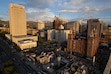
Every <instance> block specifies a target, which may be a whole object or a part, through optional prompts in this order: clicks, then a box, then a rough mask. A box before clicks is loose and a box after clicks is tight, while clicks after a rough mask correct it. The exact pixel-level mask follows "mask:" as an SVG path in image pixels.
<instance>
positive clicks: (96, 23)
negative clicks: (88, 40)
mask: <svg viewBox="0 0 111 74" xmlns="http://www.w3.org/2000/svg"><path fill="white" fill-rule="evenodd" d="M94 28H95V29H96V30H97V34H98V35H99V37H101V33H102V31H103V21H102V20H101V19H89V20H88V21H87V30H88V31H87V37H89V36H90V33H91V31H92V30H93V29H94Z"/></svg>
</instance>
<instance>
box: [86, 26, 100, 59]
mask: <svg viewBox="0 0 111 74" xmlns="http://www.w3.org/2000/svg"><path fill="white" fill-rule="evenodd" d="M99 41H100V37H99V36H98V33H97V29H95V28H94V29H93V30H92V31H91V33H90V35H89V37H88V38H87V54H86V55H87V56H88V57H93V56H94V55H95V54H96V53H97V49H98V46H99Z"/></svg>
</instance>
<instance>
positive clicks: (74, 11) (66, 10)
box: [58, 10, 78, 12]
mask: <svg viewBox="0 0 111 74" xmlns="http://www.w3.org/2000/svg"><path fill="white" fill-rule="evenodd" d="M58 12H78V11H77V10H59V11H58Z"/></svg>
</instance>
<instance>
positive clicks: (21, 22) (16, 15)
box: [9, 4, 27, 36]
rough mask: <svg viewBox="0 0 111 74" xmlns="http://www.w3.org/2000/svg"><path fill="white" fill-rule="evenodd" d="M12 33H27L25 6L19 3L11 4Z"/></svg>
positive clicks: (19, 34) (17, 34)
mask: <svg viewBox="0 0 111 74" xmlns="http://www.w3.org/2000/svg"><path fill="white" fill-rule="evenodd" d="M9 23H10V34H11V35H12V36H21V35H27V28H26V12H25V9H24V6H22V5H18V4H10V5H9Z"/></svg>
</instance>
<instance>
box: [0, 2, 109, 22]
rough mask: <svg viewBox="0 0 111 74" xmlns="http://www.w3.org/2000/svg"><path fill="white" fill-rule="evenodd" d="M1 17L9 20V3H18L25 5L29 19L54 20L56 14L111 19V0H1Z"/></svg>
mask: <svg viewBox="0 0 111 74" xmlns="http://www.w3.org/2000/svg"><path fill="white" fill-rule="evenodd" d="M0 2H1V3H2V4H1V5H0V9H1V11H2V12H0V19H3V20H8V19H9V18H8V5H9V4H10V3H17V4H21V5H23V6H25V10H26V13H27V20H33V21H36V20H53V19H54V16H59V14H60V17H63V18H65V19H67V20H78V19H87V18H102V19H103V21H105V22H109V23H111V22H110V20H111V15H110V13H111V5H110V3H111V0H107V1H104V0H98V1H97V0H91V1H89V0H60V1H58V0H45V1H44V0H33V1H31V0H27V1H26V0H19V1H18V0H7V1H0Z"/></svg>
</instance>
